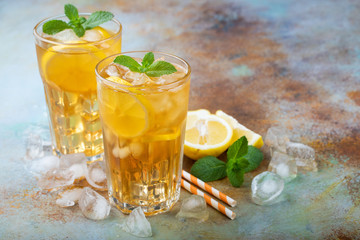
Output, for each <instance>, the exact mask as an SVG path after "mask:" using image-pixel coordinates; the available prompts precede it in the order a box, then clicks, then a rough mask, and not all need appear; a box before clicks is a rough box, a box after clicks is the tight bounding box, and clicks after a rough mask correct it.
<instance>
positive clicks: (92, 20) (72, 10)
mask: <svg viewBox="0 0 360 240" xmlns="http://www.w3.org/2000/svg"><path fill="white" fill-rule="evenodd" d="M64 12H65V15H66V17H67V18H68V19H69V20H70V21H69V22H68V23H67V22H65V21H62V20H50V21H47V22H46V23H44V25H43V32H44V33H46V34H49V35H54V34H56V33H58V32H61V31H64V30H65V29H72V30H73V31H74V32H75V34H76V36H78V37H82V36H84V34H85V31H86V30H89V29H92V28H94V27H97V26H99V25H100V24H102V23H105V22H108V21H110V20H111V19H112V18H113V17H114V15H113V14H112V13H111V12H106V11H96V12H93V13H92V14H91V15H90V16H89V18H88V19H86V18H84V17H80V16H79V11H78V10H77V8H76V7H75V6H74V5H72V4H66V5H65V6H64Z"/></svg>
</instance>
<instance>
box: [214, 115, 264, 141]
mask: <svg viewBox="0 0 360 240" xmlns="http://www.w3.org/2000/svg"><path fill="white" fill-rule="evenodd" d="M215 115H216V116H218V117H220V118H222V119H224V120H225V121H226V122H227V123H229V124H230V125H231V127H232V128H233V130H234V132H233V136H232V139H231V144H232V143H233V142H235V141H236V140H238V139H239V138H241V137H242V136H246V138H247V140H248V144H249V145H252V146H254V147H257V148H261V147H262V146H263V145H264V142H263V140H262V137H261V136H260V135H259V134H257V133H255V132H253V131H251V130H250V129H248V128H246V127H245V126H243V125H241V124H240V123H239V122H238V121H237V120H236V119H235V118H233V117H232V116H230V115H228V114H226V113H224V112H223V111H221V110H217V111H216V113H215Z"/></svg>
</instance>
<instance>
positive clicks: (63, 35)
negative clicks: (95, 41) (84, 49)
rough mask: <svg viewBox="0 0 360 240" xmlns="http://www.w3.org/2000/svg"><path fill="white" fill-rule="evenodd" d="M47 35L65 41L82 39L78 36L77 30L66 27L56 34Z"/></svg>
mask: <svg viewBox="0 0 360 240" xmlns="http://www.w3.org/2000/svg"><path fill="white" fill-rule="evenodd" d="M46 36H47V37H50V38H53V39H55V40H57V41H59V42H63V43H69V42H74V41H81V39H80V38H79V37H78V36H76V34H75V32H74V31H73V30H72V29H65V30H64V31H61V32H58V33H56V34H54V35H50V36H48V35H46Z"/></svg>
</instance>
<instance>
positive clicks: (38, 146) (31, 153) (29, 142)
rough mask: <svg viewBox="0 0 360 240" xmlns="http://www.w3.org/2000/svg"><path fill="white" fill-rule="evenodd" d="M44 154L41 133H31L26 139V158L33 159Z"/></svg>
mask: <svg viewBox="0 0 360 240" xmlns="http://www.w3.org/2000/svg"><path fill="white" fill-rule="evenodd" d="M43 156H44V151H43V141H42V138H41V136H40V135H37V134H30V135H29V136H28V137H27V139H26V155H25V157H24V158H25V160H32V159H36V158H40V157H43Z"/></svg>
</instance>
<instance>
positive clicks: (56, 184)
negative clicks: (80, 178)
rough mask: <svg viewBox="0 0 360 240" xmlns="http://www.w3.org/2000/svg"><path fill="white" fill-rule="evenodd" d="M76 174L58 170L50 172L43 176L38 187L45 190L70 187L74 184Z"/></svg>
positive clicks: (67, 170) (66, 170)
mask: <svg viewBox="0 0 360 240" xmlns="http://www.w3.org/2000/svg"><path fill="white" fill-rule="evenodd" d="M74 180H75V175H74V172H73V171H71V170H69V169H56V170H52V171H48V172H47V173H46V174H45V175H43V176H41V177H40V179H39V181H38V186H39V187H40V188H41V189H43V190H44V189H45V190H57V189H58V188H61V187H64V186H69V185H71V184H73V183H74Z"/></svg>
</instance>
